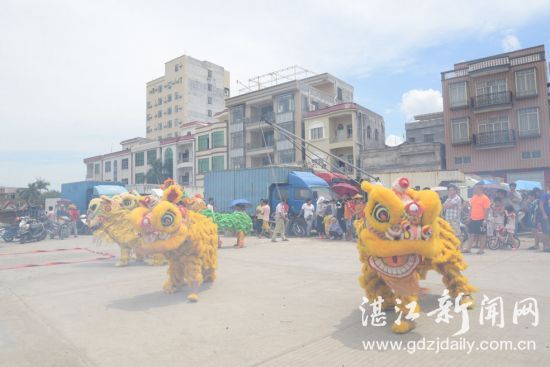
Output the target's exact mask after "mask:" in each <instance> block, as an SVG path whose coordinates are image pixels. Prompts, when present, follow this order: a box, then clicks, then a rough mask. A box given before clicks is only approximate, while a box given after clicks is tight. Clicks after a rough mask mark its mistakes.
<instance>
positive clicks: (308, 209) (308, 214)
mask: <svg viewBox="0 0 550 367" xmlns="http://www.w3.org/2000/svg"><path fill="white" fill-rule="evenodd" d="M314 211H315V206H313V204H312V203H311V199H307V200H306V202H305V203H304V205H302V214H303V215H304V220H305V221H306V236H307V237H310V236H311V227H312V226H313V213H314Z"/></svg>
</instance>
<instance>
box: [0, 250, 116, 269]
mask: <svg viewBox="0 0 550 367" xmlns="http://www.w3.org/2000/svg"><path fill="white" fill-rule="evenodd" d="M60 251H86V252H88V253H91V254H94V255H99V256H98V257H94V258H91V259H85V260H68V261H53V262H48V263H42V264H17V265H11V266H0V270H11V269H23V268H33V267H37V266H54V265H66V264H79V263H86V262H92V261H99V260H110V259H112V258H114V257H115V255H113V254H110V253H108V252H100V251H93V250H90V249H87V248H85V247H73V248H58V249H53V250H34V251H26V252H12V253H0V256H13V255H28V254H39V253H44V252H60Z"/></svg>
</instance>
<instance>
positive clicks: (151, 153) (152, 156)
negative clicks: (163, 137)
mask: <svg viewBox="0 0 550 367" xmlns="http://www.w3.org/2000/svg"><path fill="white" fill-rule="evenodd" d="M156 160H157V150H156V149H151V150H148V151H147V164H152V163H153V162H154V161H156Z"/></svg>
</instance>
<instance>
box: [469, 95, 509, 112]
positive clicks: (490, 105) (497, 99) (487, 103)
mask: <svg viewBox="0 0 550 367" xmlns="http://www.w3.org/2000/svg"><path fill="white" fill-rule="evenodd" d="M511 107H512V92H510V91H505V92H497V93H488V94H482V95H479V96H475V97H472V108H473V110H474V112H481V111H482V112H487V110H499V109H503V108H511Z"/></svg>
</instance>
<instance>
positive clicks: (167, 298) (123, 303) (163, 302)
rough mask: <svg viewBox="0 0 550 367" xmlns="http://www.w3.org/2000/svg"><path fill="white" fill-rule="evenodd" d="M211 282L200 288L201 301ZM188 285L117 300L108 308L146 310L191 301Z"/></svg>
mask: <svg viewBox="0 0 550 367" xmlns="http://www.w3.org/2000/svg"><path fill="white" fill-rule="evenodd" d="M210 286H211V283H205V284H203V285H201V287H200V288H199V291H198V294H199V302H200V294H201V293H202V292H204V291H206V290H208V289H210ZM188 290H189V288H188V287H184V288H182V289H181V290H179V291H177V292H175V293H172V294H166V293H164V292H163V291H162V290H159V291H158V292H153V293H145V294H140V295H137V296H134V297H131V298H124V299H119V300H116V301H114V302H112V303H110V304H109V305H107V308H116V309H119V310H125V311H146V310H150V309H155V308H160V307H168V306H173V305H179V304H186V303H190V302H188V301H187V291H188Z"/></svg>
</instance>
